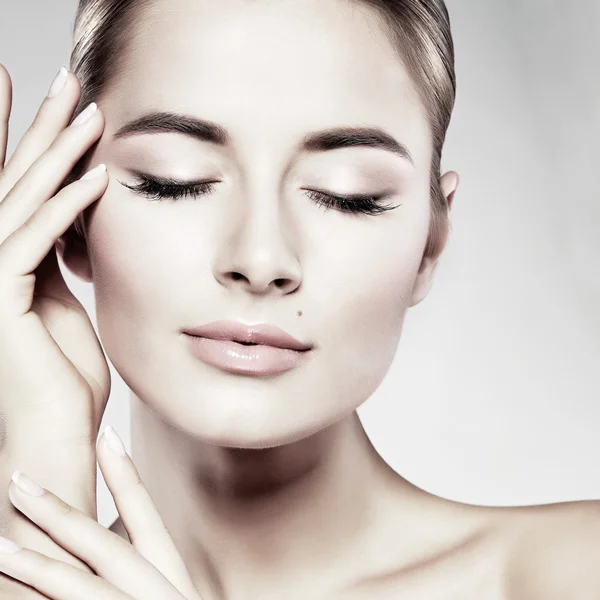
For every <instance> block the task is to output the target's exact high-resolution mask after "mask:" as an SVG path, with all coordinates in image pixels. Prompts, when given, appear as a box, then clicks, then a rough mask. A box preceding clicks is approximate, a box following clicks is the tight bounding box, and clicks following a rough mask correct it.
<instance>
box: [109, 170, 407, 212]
mask: <svg viewBox="0 0 600 600" xmlns="http://www.w3.org/2000/svg"><path fill="white" fill-rule="evenodd" d="M137 177H138V179H139V180H140V183H138V184H136V185H129V184H127V183H125V182H123V181H119V183H121V184H122V185H123V186H125V187H126V188H128V189H130V190H132V191H134V192H136V193H137V194H140V195H142V196H144V197H146V198H148V199H150V200H154V201H162V200H169V199H170V200H174V201H176V200H179V199H181V198H188V197H190V198H196V197H198V196H205V195H208V194H212V193H213V192H214V191H215V184H216V183H219V181H190V182H186V181H178V180H176V179H170V178H161V177H149V176H148V175H142V174H138V175H137ZM302 189H303V190H304V191H305V192H306V195H307V196H308V197H309V198H310V199H311V200H313V201H314V202H315V203H316V204H318V205H319V206H322V207H324V208H325V210H329V209H331V208H334V209H336V210H339V211H342V212H347V213H363V214H368V215H376V214H380V213H383V212H387V211H389V210H393V209H394V208H397V206H401V204H399V205H397V206H389V205H387V206H384V205H381V204H379V202H380V201H381V200H382V199H383V198H384V196H366V195H352V196H338V195H335V194H330V193H328V192H323V191H320V190H311V189H306V188H302Z"/></svg>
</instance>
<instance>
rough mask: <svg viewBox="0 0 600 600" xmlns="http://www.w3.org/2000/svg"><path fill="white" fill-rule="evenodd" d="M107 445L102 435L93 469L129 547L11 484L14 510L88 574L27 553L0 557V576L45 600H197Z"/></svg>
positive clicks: (139, 488) (150, 511)
mask: <svg viewBox="0 0 600 600" xmlns="http://www.w3.org/2000/svg"><path fill="white" fill-rule="evenodd" d="M110 433H113V434H114V435H115V436H116V434H115V433H114V431H111V432H110ZM109 439H110V437H108V438H107V435H106V431H105V433H104V434H103V435H102V436H101V437H100V440H99V441H98V448H97V456H98V464H99V465H100V469H101V471H102V475H103V476H104V479H105V481H106V484H107V486H108V488H109V490H110V492H111V494H112V496H113V498H114V501H115V505H116V507H117V510H118V512H119V516H120V517H121V520H122V522H123V524H124V526H125V529H126V530H127V534H128V536H129V539H130V540H132V541H133V544H130V543H129V542H127V541H126V540H124V539H123V538H121V537H119V536H118V535H117V534H116V533H113V532H112V531H110V530H108V529H106V528H105V527H103V526H102V525H100V524H99V523H97V522H96V521H95V520H94V519H91V518H90V517H88V516H87V515H85V514H83V513H82V512H80V511H79V510H77V509H75V508H73V507H72V506H70V505H69V504H67V503H66V502H64V501H63V500H61V499H60V498H59V497H58V496H56V495H54V494H53V493H52V492H50V491H48V490H46V489H43V488H39V489H38V490H37V492H36V493H40V492H41V495H39V496H32V495H29V494H27V493H24V492H22V491H21V490H20V489H19V487H17V485H16V484H15V483H14V481H11V483H10V484H9V488H8V493H9V496H10V500H11V502H12V503H13V504H14V506H15V507H16V508H17V509H18V510H20V511H21V512H22V513H23V514H24V515H26V516H27V517H28V518H29V519H31V520H32V521H33V522H34V523H35V524H36V525H38V526H39V527H40V528H41V529H43V530H44V531H45V532H46V533H47V534H48V535H49V536H50V537H52V538H53V539H54V540H55V541H56V542H57V543H59V544H60V545H61V546H62V547H63V548H64V549H65V550H67V551H68V552H70V553H72V554H73V555H75V556H77V557H79V559H81V560H82V561H83V562H84V563H86V564H87V565H88V566H89V567H90V568H91V569H92V570H93V573H89V572H86V571H84V570H82V569H79V568H77V567H74V566H71V565H68V564H66V563H63V562H62V561H59V560H54V559H51V558H48V557H47V556H44V555H43V554H40V553H38V552H34V551H33V550H28V549H20V550H18V551H17V552H16V553H14V554H5V553H0V570H1V571H3V572H4V573H7V574H8V575H10V576H11V577H14V578H16V579H18V580H20V581H22V582H24V583H26V584H27V585H29V586H32V587H33V588H35V589H36V590H38V591H40V592H41V593H42V594H44V595H45V596H46V597H48V598H51V599H52V600H80V599H81V598H86V599H88V598H89V600H93V599H95V598H98V599H99V598H102V600H132V599H135V600H182V599H184V598H185V599H187V600H201V599H200V597H199V595H198V592H197V591H196V589H195V588H194V586H193V584H192V582H191V579H190V576H189V574H188V571H187V569H186V567H185V564H184V562H183V560H182V558H181V556H180V554H179V553H178V551H177V549H176V547H175V545H174V543H173V541H172V539H171V536H170V535H169V533H168V531H167V529H166V527H165V525H164V523H163V521H162V518H161V517H160V515H159V513H158V511H157V510H156V507H155V506H154V503H153V502H152V500H151V498H150V495H149V493H148V491H147V490H146V488H145V486H144V484H143V483H142V481H141V479H140V476H139V473H138V471H137V469H136V467H135V465H134V464H133V461H132V460H131V458H130V457H129V455H128V454H127V453H125V450H124V448H123V445H122V443H120V440H119V438H118V436H117V438H116V439H117V444H119V443H120V447H121V448H123V450H122V451H123V452H124V455H119V454H116V453H115V452H114V451H113V450H111V449H110V447H109V444H108V443H107V441H108V440H109ZM34 485H37V484H34ZM34 491H35V490H34ZM94 573H95V574H94Z"/></svg>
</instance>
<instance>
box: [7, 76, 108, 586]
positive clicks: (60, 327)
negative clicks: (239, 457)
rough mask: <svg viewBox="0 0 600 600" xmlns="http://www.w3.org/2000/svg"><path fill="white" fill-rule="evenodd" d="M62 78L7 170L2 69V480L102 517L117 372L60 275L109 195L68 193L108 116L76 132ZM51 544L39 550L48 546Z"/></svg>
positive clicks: (17, 526) (74, 94)
mask: <svg viewBox="0 0 600 600" xmlns="http://www.w3.org/2000/svg"><path fill="white" fill-rule="evenodd" d="M63 80H64V87H63V89H62V90H61V91H60V93H59V94H58V95H56V96H54V97H52V98H46V99H44V101H43V102H42V104H41V107H40V109H39V111H38V113H37V115H36V117H35V120H34V122H33V124H32V125H31V127H30V128H29V129H28V130H27V132H26V133H25V135H24V136H23V138H22V139H21V140H20V142H19V144H18V146H17V148H16V150H15V152H14V154H13V155H12V156H11V158H10V160H9V161H8V162H7V163H6V165H4V161H5V156H6V148H7V137H8V119H9V116H10V112H11V104H12V84H11V79H10V76H9V74H8V72H7V71H6V69H5V68H4V67H3V66H2V65H0V332H1V335H0V413H1V414H2V422H1V425H2V426H3V427H2V429H1V430H0V477H6V479H8V477H9V476H10V473H11V472H12V470H13V469H14V468H15V464H17V463H18V464H19V465H20V467H21V468H22V469H23V470H25V471H27V472H28V473H29V474H30V475H32V476H33V477H38V478H41V479H42V481H43V482H44V483H45V484H46V485H49V486H50V487H52V488H53V489H55V491H56V492H57V493H60V494H61V495H62V497H63V498H65V500H68V501H69V502H70V503H71V504H73V505H74V506H76V507H77V508H79V509H80V510H82V511H84V512H86V514H89V515H91V516H93V517H95V516H96V512H95V511H96V456H95V442H96V438H97V435H98V429H99V428H100V423H101V420H102V416H103V413H104V410H105V408H106V404H107V401H108V396H109V392H110V373H109V369H108V365H107V362H106V359H105V357H104V352H103V350H102V347H101V345H100V342H99V340H98V338H97V336H96V333H95V331H94V328H93V326H92V324H91V322H90V319H89V317H88V315H87V313H86V311H85V310H84V308H83V307H82V305H81V304H80V303H79V302H78V300H77V299H76V298H75V296H74V295H73V294H72V293H71V292H70V290H69V288H68V287H67V285H66V283H65V281H64V279H63V277H62V275H61V272H60V270H59V266H58V261H57V256H56V247H55V244H56V243H57V242H59V244H60V240H59V238H60V236H62V235H63V234H65V232H66V231H67V230H68V229H69V228H70V227H71V225H72V223H73V222H74V221H75V219H76V218H77V216H78V215H79V214H80V213H81V212H82V211H83V210H84V209H85V208H86V207H88V206H90V205H91V204H92V203H93V202H94V201H96V200H98V199H99V198H100V197H101V196H102V194H103V193H104V192H105V191H106V187H107V184H108V177H107V174H106V172H103V173H102V172H101V173H100V175H99V176H98V177H96V178H93V179H89V180H80V181H75V182H73V183H70V184H69V185H66V186H64V184H65V180H66V179H68V178H69V177H70V175H71V173H72V171H73V169H74V167H75V166H76V164H77V163H78V161H79V160H80V159H81V158H82V157H83V156H84V155H85V153H86V152H87V151H88V150H89V149H90V147H91V146H92V145H93V144H94V143H95V142H96V141H97V140H98V139H99V138H100V136H101V134H102V132H103V130H104V118H103V116H102V114H101V112H100V110H99V109H98V110H96V111H95V112H94V113H92V116H91V118H90V119H89V120H88V121H87V122H85V123H83V124H81V125H78V126H73V127H70V126H68V125H69V123H70V121H71V118H72V116H73V113H74V111H75V109H76V107H77V104H78V101H79V99H80V97H81V88H80V84H79V81H78V80H77V78H76V77H75V76H74V75H73V74H72V73H67V74H66V78H63ZM63 186H64V187H63ZM61 188H62V189H61ZM59 190H60V191H59ZM0 500H1V503H2V504H0V517H1V518H0V524H1V525H2V531H3V532H4V533H7V532H10V533H11V535H14V534H16V535H17V537H19V541H23V542H31V541H35V540H36V539H40V538H39V532H38V531H35V530H34V529H33V528H32V527H31V526H30V525H29V524H28V523H27V521H26V520H25V519H23V518H22V516H20V514H19V513H17V512H15V511H14V509H13V508H12V506H11V505H10V503H9V502H8V500H7V499H6V498H5V497H4V495H1V496H0ZM36 536H38V537H37V538H36ZM43 537H44V539H45V538H47V536H43ZM50 542H51V540H48V541H45V540H44V542H43V543H42V544H41V545H42V547H43V548H44V549H48V550H50V547H51V544H50ZM60 556H62V553H61V554H60ZM2 579H4V578H3V577H0V580H2ZM3 591H4V588H2V590H0V595H1V593H2V592H3Z"/></svg>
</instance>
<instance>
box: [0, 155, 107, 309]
mask: <svg viewBox="0 0 600 600" xmlns="http://www.w3.org/2000/svg"><path fill="white" fill-rule="evenodd" d="M99 166H100V165H99ZM102 166H103V167H104V165H102ZM104 168H105V167H104ZM84 177H85V176H84ZM107 183H108V177H107V174H106V171H102V172H100V174H99V175H98V176H97V177H94V178H92V179H80V180H78V181H76V182H73V183H72V184H70V185H68V186H67V187H66V188H64V189H62V190H61V191H60V192H59V193H58V194H57V195H56V196H54V197H53V198H51V199H50V200H48V201H47V202H46V203H45V204H44V205H43V206H42V207H41V208H39V209H38V210H37V211H36V212H34V213H33V215H32V216H31V217H29V219H27V221H26V222H25V223H24V224H23V225H22V226H21V227H20V228H19V229H17V230H16V231H14V232H13V233H12V234H11V235H10V236H9V237H8V239H6V240H5V241H4V243H2V244H0V288H2V290H3V293H2V296H0V299H1V300H2V303H3V306H0V315H2V316H3V317H5V316H21V315H23V314H25V313H26V312H28V311H29V309H30V299H31V295H32V294H31V287H33V283H34V281H33V280H34V275H33V272H34V271H35V269H37V267H38V265H39V264H40V263H41V262H42V260H43V259H44V258H45V257H46V255H47V254H48V253H49V252H50V250H51V249H52V248H53V246H54V244H55V243H56V240H57V238H59V237H60V236H61V235H63V234H64V232H65V231H66V230H67V229H68V228H69V226H70V225H71V224H72V223H73V221H74V220H75V219H76V217H77V215H78V214H79V213H80V212H81V211H82V210H84V208H85V207H86V206H88V205H90V204H91V203H92V202H94V201H96V200H98V199H99V198H100V196H101V195H102V194H103V193H104V192H105V191H106V186H107ZM30 280H31V281H30ZM15 312H16V313H17V314H16V315H15Z"/></svg>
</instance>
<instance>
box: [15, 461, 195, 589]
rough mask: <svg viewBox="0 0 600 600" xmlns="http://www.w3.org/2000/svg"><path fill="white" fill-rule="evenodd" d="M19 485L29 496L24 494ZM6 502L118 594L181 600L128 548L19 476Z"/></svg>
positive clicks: (46, 492)
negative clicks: (26, 490) (90, 569)
mask: <svg viewBox="0 0 600 600" xmlns="http://www.w3.org/2000/svg"><path fill="white" fill-rule="evenodd" d="M17 483H18V484H19V485H22V486H24V487H25V489H28V490H29V492H25V491H23V489H22V488H20V487H19V486H18V485H17ZM31 492H33V494H32V493H31ZM40 492H41V493H40ZM8 496H9V498H10V500H11V502H12V504H13V505H14V506H15V508H17V509H18V510H20V511H21V512H22V513H23V514H24V515H25V516H26V517H27V518H29V519H30V520H31V521H33V522H34V523H35V524H36V525H37V526H38V527H40V528H41V529H43V530H44V531H45V532H46V533H47V534H48V535H49V536H50V537H51V538H52V539H53V540H54V541H55V542H56V543H57V544H59V545H60V546H61V547H62V548H64V549H65V550H66V551H67V552H69V553H71V554H73V555H74V556H76V557H77V558H79V559H81V560H82V561H83V562H85V563H86V564H87V565H88V566H89V567H90V568H92V569H93V570H94V572H95V573H96V574H97V575H99V576H100V577H101V578H102V579H104V580H106V581H107V582H108V583H111V584H112V585H114V586H115V587H116V588H118V589H119V590H122V591H123V592H125V593H127V594H130V595H131V596H133V598H138V599H139V600H146V599H148V598H156V599H160V600H182V599H183V596H182V595H181V594H180V593H179V592H178V591H177V590H176V589H175V588H174V587H173V586H172V585H171V583H170V582H169V581H168V580H167V579H166V578H165V577H164V576H163V575H162V574H161V573H160V572H159V571H158V570H157V569H156V568H155V567H154V566H153V565H152V564H151V563H149V562H148V561H147V560H146V559H145V558H144V557H143V556H141V555H140V554H139V553H138V552H137V551H136V550H135V548H134V547H133V546H132V545H131V544H130V543H129V542H127V541H126V540H124V539H123V538H121V537H119V536H118V535H117V534H116V533H113V532H112V531H110V530H108V529H107V528H106V527H103V526H102V525H100V523H98V522H97V521H95V520H94V519H91V518H90V517H88V516H87V515H86V514H84V513H82V512H81V511H80V510H78V509H76V508H74V507H73V506H71V505H69V504H67V503H66V502H64V501H63V500H61V499H60V498H59V497H58V496H56V495H55V494H53V493H52V492H50V491H49V490H46V489H44V488H42V487H40V486H39V485H37V484H36V483H35V482H32V481H31V480H28V478H27V476H24V475H23V474H22V473H19V472H18V471H16V472H15V473H14V474H13V478H12V479H11V482H10V485H9V486H8ZM83 597H85V596H83ZM61 600H62V599H61Z"/></svg>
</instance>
